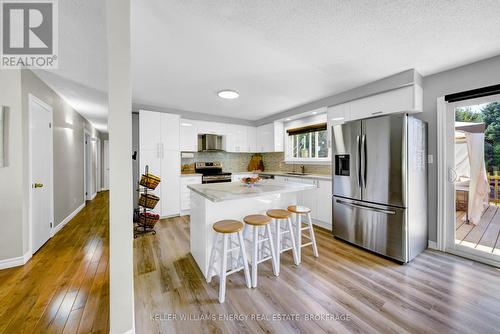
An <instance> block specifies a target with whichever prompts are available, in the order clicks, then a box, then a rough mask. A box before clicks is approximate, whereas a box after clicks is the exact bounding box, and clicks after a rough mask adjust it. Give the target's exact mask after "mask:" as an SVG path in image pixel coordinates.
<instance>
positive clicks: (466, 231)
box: [455, 205, 500, 255]
mask: <svg viewBox="0 0 500 334" xmlns="http://www.w3.org/2000/svg"><path fill="white" fill-rule="evenodd" d="M464 216H465V212H464V211H457V213H456V224H455V242H456V243H459V244H461V245H464V246H468V247H471V248H476V249H478V250H482V251H485V252H489V253H493V254H498V255H500V207H499V206H496V205H490V206H489V207H488V209H486V211H485V212H484V213H483V215H482V217H481V220H480V221H479V224H477V225H474V224H466V223H465V218H464Z"/></svg>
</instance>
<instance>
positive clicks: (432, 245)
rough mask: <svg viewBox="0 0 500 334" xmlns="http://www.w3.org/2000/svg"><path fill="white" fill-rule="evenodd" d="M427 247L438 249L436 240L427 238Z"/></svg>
mask: <svg viewBox="0 0 500 334" xmlns="http://www.w3.org/2000/svg"><path fill="white" fill-rule="evenodd" d="M427 248H429V249H434V250H439V249H438V247H437V242H435V241H432V240H429V241H428V244H427Z"/></svg>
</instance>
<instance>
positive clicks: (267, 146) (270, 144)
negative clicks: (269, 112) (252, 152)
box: [257, 123, 274, 152]
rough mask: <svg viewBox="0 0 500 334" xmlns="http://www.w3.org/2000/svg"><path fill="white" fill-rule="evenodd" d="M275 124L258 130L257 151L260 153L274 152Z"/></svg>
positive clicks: (263, 126)
mask: <svg viewBox="0 0 500 334" xmlns="http://www.w3.org/2000/svg"><path fill="white" fill-rule="evenodd" d="M273 130H274V124H273V123H269V124H265V125H261V126H259V127H258V128H257V150H258V151H259V152H273V151H274V131H273Z"/></svg>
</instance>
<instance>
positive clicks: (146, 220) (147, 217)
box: [138, 212, 160, 228]
mask: <svg viewBox="0 0 500 334" xmlns="http://www.w3.org/2000/svg"><path fill="white" fill-rule="evenodd" d="M159 218H160V217H159V216H158V215H155V214H151V213H147V212H143V213H141V214H140V215H139V221H138V223H139V225H141V226H144V227H146V228H153V227H154V226H155V224H156V223H157V222H158V220H159Z"/></svg>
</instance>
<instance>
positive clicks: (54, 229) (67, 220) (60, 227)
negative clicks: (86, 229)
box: [52, 202, 85, 236]
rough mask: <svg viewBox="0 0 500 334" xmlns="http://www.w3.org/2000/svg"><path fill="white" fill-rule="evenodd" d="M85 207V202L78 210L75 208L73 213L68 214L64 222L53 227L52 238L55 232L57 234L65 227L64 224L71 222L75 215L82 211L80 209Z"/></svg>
mask: <svg viewBox="0 0 500 334" xmlns="http://www.w3.org/2000/svg"><path fill="white" fill-rule="evenodd" d="M84 207H85V202H83V204H82V205H80V206H79V207H78V208H76V210H75V211H73V212H71V213H70V214H69V216H68V217H66V218H64V220H63V221H62V222H60V223H59V224H58V225H57V226H55V227H54V228H53V229H52V236H54V235H55V234H56V233H57V232H59V231H60V230H61V229H62V228H63V227H64V226H66V224H67V223H68V222H69V221H70V220H71V219H73V218H74V217H75V216H76V215H77V214H78V212H80V211H82V209H83V208H84Z"/></svg>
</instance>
